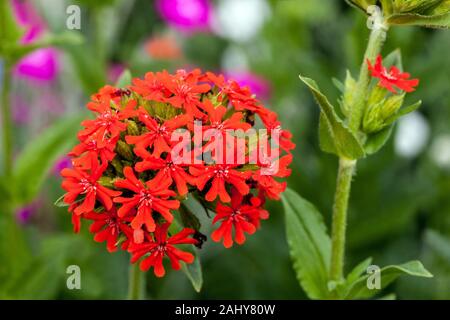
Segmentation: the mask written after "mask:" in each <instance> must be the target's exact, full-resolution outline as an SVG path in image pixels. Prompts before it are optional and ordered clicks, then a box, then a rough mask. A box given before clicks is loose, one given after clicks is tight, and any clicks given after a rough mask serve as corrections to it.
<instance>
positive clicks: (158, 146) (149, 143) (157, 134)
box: [125, 107, 188, 157]
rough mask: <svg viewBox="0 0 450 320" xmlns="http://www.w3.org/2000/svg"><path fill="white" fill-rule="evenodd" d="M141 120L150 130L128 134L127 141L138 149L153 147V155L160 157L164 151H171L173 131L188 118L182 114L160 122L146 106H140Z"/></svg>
mask: <svg viewBox="0 0 450 320" xmlns="http://www.w3.org/2000/svg"><path fill="white" fill-rule="evenodd" d="M139 120H140V121H141V122H143V123H144V124H145V126H146V128H147V129H148V132H146V133H144V134H143V135H140V136H126V137H125V141H126V142H127V143H129V144H134V145H136V149H141V150H144V152H145V149H146V148H147V147H153V156H155V157H159V156H160V155H161V153H163V152H170V150H171V148H170V146H169V145H170V144H171V135H172V132H173V131H174V130H175V129H177V128H180V127H182V126H183V125H185V124H186V123H187V120H188V118H187V116H185V115H180V116H177V117H175V118H173V119H170V120H167V121H165V122H164V123H163V124H159V123H158V122H157V121H156V120H155V119H154V118H152V117H151V116H150V115H149V114H148V113H147V111H146V110H145V109H144V108H142V107H140V108H139Z"/></svg>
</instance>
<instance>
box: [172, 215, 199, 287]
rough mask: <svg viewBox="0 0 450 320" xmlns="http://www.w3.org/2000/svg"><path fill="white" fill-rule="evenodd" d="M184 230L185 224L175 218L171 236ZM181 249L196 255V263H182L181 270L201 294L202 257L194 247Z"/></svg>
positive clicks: (184, 246)
mask: <svg viewBox="0 0 450 320" xmlns="http://www.w3.org/2000/svg"><path fill="white" fill-rule="evenodd" d="M182 229H183V223H182V222H181V221H180V219H179V218H178V215H177V216H175V217H174V220H173V222H172V224H171V225H170V227H169V232H170V233H171V234H176V233H178V232H180V231H181V230H182ZM180 249H182V250H184V251H188V252H190V253H192V254H193V255H194V262H193V263H191V264H186V263H184V262H181V270H182V271H183V273H184V274H185V275H186V277H187V278H188V279H189V281H190V282H191V284H192V287H193V288H194V290H195V291H197V292H200V290H201V289H202V286H203V272H202V265H201V263H200V255H199V253H198V250H197V248H195V246H193V245H180Z"/></svg>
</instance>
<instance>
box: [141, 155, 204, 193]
mask: <svg viewBox="0 0 450 320" xmlns="http://www.w3.org/2000/svg"><path fill="white" fill-rule="evenodd" d="M136 155H138V156H139V157H141V158H143V161H141V162H138V163H136V166H135V169H136V171H137V172H145V171H147V170H157V171H158V173H157V174H156V176H155V178H154V180H155V182H156V181H157V182H159V183H162V184H168V185H169V186H171V185H172V183H173V182H174V181H175V185H176V186H177V190H178V193H179V194H180V195H181V196H184V195H186V194H187V193H188V187H187V184H188V183H189V184H191V185H195V179H194V178H193V177H192V176H191V175H189V174H188V173H187V172H186V171H185V169H184V167H186V165H181V164H175V163H173V161H172V157H171V154H170V153H168V154H167V156H166V159H162V158H155V157H153V156H152V155H151V154H150V153H149V152H147V151H142V150H136ZM164 180H168V182H166V181H164Z"/></svg>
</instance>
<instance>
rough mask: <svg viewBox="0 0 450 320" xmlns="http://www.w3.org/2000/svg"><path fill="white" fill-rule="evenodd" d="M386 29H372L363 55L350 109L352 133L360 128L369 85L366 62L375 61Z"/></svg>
mask: <svg viewBox="0 0 450 320" xmlns="http://www.w3.org/2000/svg"><path fill="white" fill-rule="evenodd" d="M386 31H387V28H386V27H379V28H374V29H372V32H371V33H370V38H369V43H368V45H367V49H366V53H365V54H364V60H363V62H362V64H361V70H360V72H359V79H358V83H357V84H356V88H355V96H354V101H355V104H354V105H353V106H352V108H351V113H350V119H349V128H350V130H352V131H353V132H355V133H356V132H358V130H359V128H360V126H361V120H362V117H363V115H364V107H365V100H366V95H367V89H368V87H369V83H370V75H369V70H368V68H367V60H369V61H370V62H371V63H373V62H374V61H375V58H376V57H377V55H378V54H379V53H380V51H381V47H382V46H383V43H384V41H385V39H386Z"/></svg>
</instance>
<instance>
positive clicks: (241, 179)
mask: <svg viewBox="0 0 450 320" xmlns="http://www.w3.org/2000/svg"><path fill="white" fill-rule="evenodd" d="M234 167H236V165H224V164H216V165H211V166H191V167H189V172H190V173H191V174H192V175H193V176H194V177H196V179H197V187H198V188H199V189H200V190H203V189H204V188H205V185H206V183H207V182H208V181H210V180H211V188H210V189H209V191H208V193H206V196H205V199H206V200H207V201H214V200H215V199H216V198H217V196H219V198H220V200H221V201H222V202H230V201H231V198H230V196H229V194H228V192H227V190H226V189H225V183H229V184H231V185H233V186H234V187H235V188H236V189H237V190H239V192H240V193H241V194H242V195H246V194H248V193H249V191H250V187H249V186H248V185H247V184H246V183H245V180H247V179H248V178H250V176H251V172H249V171H247V172H241V171H237V170H234V169H233V168H234Z"/></svg>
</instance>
